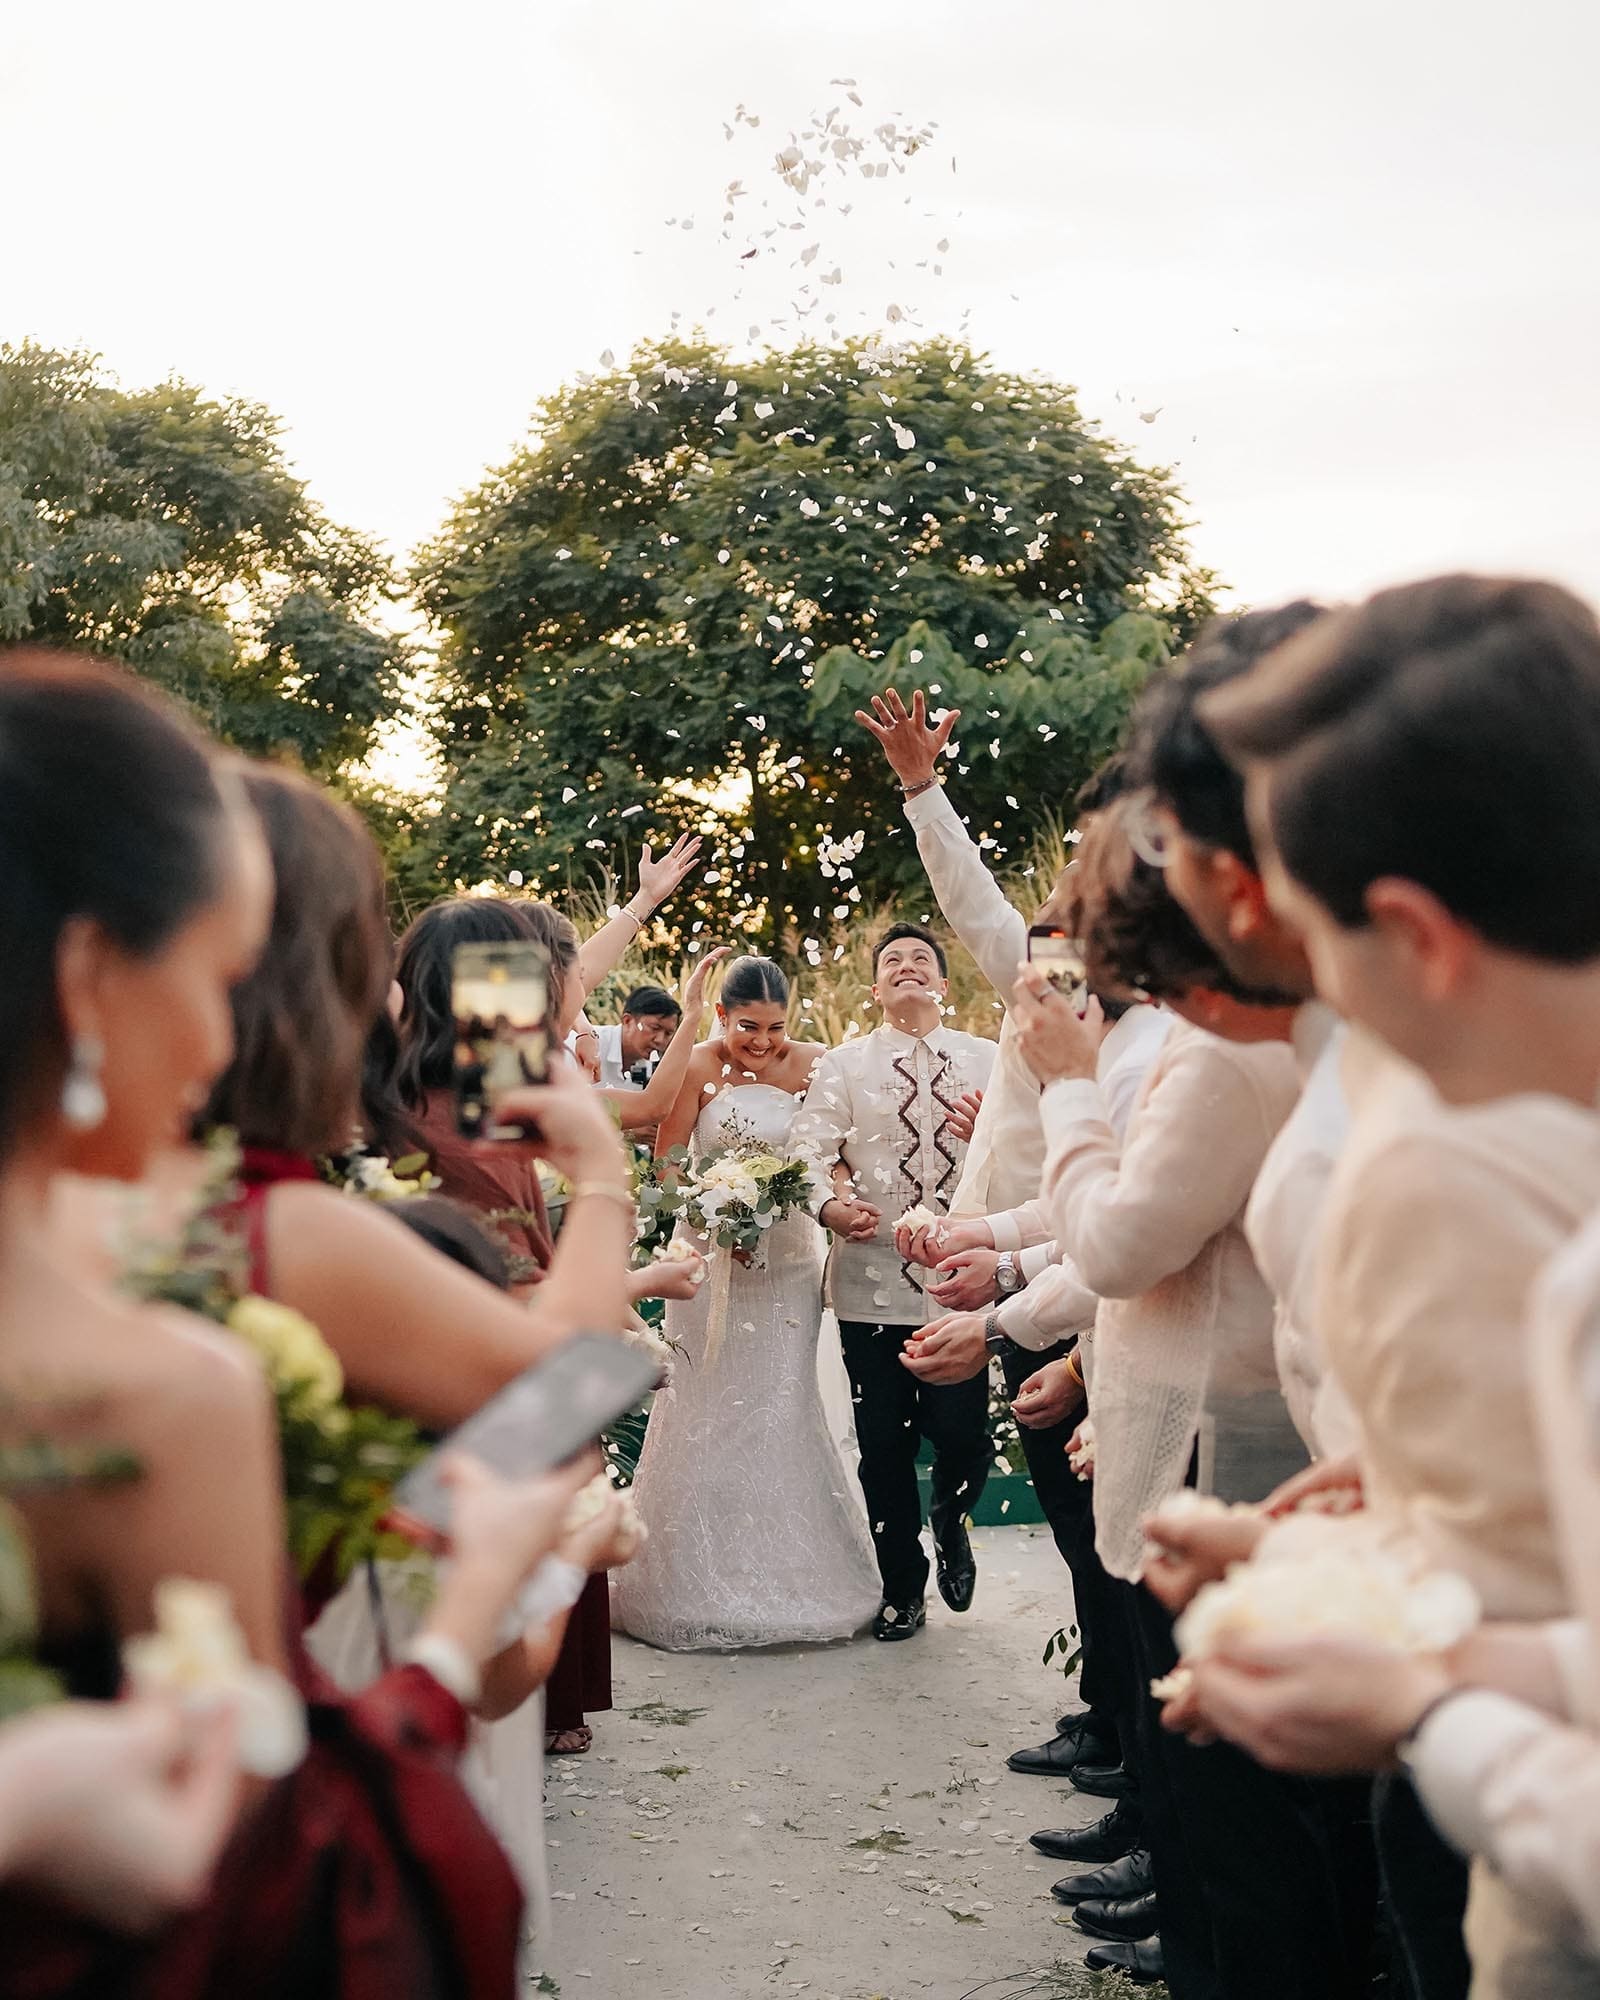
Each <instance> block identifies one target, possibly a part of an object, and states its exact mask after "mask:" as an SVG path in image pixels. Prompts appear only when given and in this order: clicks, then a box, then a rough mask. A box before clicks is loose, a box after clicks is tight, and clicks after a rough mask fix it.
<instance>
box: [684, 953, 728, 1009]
mask: <svg viewBox="0 0 1600 2000" xmlns="http://www.w3.org/2000/svg"><path fill="white" fill-rule="evenodd" d="M732 949H733V947H732V945H727V944H714V945H713V946H712V947H711V949H710V950H709V951H708V952H705V953H703V954H702V956H701V959H700V963H699V964H698V965H697V966H696V967H695V969H694V971H693V972H691V973H690V975H689V983H688V985H687V986H686V987H685V988H684V989H683V1011H684V1012H685V1013H686V1014H702V1013H704V1012H705V1004H706V980H707V978H708V977H709V975H710V972H711V968H712V966H714V965H717V964H719V963H720V962H721V961H722V960H723V959H725V958H726V957H727V956H728V953H729V952H730V951H732Z"/></svg>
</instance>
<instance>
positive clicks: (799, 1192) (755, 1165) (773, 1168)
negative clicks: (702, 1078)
mask: <svg viewBox="0 0 1600 2000" xmlns="http://www.w3.org/2000/svg"><path fill="white" fill-rule="evenodd" d="M815 1199H816V1181H815V1177H814V1175H813V1174H812V1172H811V1169H810V1168H809V1167H808V1166H807V1165H806V1163H805V1162H804V1161H803V1160H782V1159H779V1157H778V1155H777V1154H776V1153H773V1152H770V1151H768V1150H767V1148H765V1147H764V1146H759V1145H757V1144H756V1143H755V1142H754V1141H739V1140H735V1142H734V1144H733V1145H732V1146H731V1147H729V1148H728V1150H727V1151H726V1152H722V1153H718V1154H717V1155H715V1157H714V1158H711V1159H708V1160H706V1161H704V1162H702V1164H701V1166H700V1168H699V1170H698V1171H697V1172H694V1173H691V1174H689V1175H688V1176H687V1177H686V1178H685V1180H684V1183H683V1213H684V1215H685V1216H686V1217H687V1218H688V1220H689V1223H690V1224H691V1226H692V1227H693V1228H695V1229H698V1230H699V1231H700V1233H701V1234H702V1235H703V1236H709V1237H710V1238H711V1239H712V1241H713V1242H714V1243H716V1244H717V1245H718V1247H719V1248H720V1249H723V1250H731V1251H732V1252H733V1253H734V1254H735V1255H736V1256H740V1257H743V1258H745V1259H746V1260H749V1259H751V1258H753V1257H754V1256H755V1255H756V1254H757V1253H758V1252H759V1251H760V1250H761V1248H762V1244H763V1241H764V1239H765V1237H766V1233H767V1231H768V1230H769V1229H770V1228H771V1227H772V1225H773V1224H774V1223H775V1222H778V1221H780V1220H781V1219H782V1218H783V1217H784V1216H786V1215H792V1214H793V1213H794V1211H795V1210H796V1209H797V1208H804V1209H809V1208H810V1207H811V1205H812V1204H813V1202H814V1201H815Z"/></svg>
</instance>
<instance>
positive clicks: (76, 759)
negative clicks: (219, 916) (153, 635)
mask: <svg viewBox="0 0 1600 2000" xmlns="http://www.w3.org/2000/svg"><path fill="white" fill-rule="evenodd" d="M227 813H228V800H227V790H226V780H224V779H221V778H219V775H218V770H217V766H216V764H215V762H214V760H213V753H212V748H211V746H210V745H209V744H208V743H207V742H206V740H205V738H204V737H203V736H202V735H201V734H200V732H199V731H198V730H197V729H195V728H193V727H192V726H191V725H190V724H189V723H188V721H186V719H185V718H184V716H183V715H182V713H181V712H180V711H179V709H178V708H177V707H176V706H175V705H174V704H173V703H171V702H169V701H167V700H166V699H165V698H164V697H162V696H160V695H157V694H154V693H152V692H151V691H150V690H149V689H147V688H143V687H141V686H140V685H139V684H138V682H137V681H135V680H134V679H133V678H132V677H131V676H130V675H127V674H124V673H122V672H121V671H119V670H118V669H116V668H114V667H109V666H104V665H102V664H101V663H100V662H99V661H97V660H92V659H89V658H87V657H85V656H84V655H81V654H73V653H64V652H52V651H48V650H46V649H45V648H43V647H32V646H28V647H15V648H10V649H7V650H4V651H0V949H3V951H4V955H5V956H4V972H3V974H0V1146H9V1145H10V1144H11V1142H12V1141H13V1140H14V1139H15V1138H16V1135H17V1131H18V1128H19V1126H21V1125H23V1124H24V1123H26V1121H27V1120H28V1119H29V1118H31V1117H32V1116H34V1115H35V1114H36V1112H37V1110H38V1108H39V1107H40V1106H42V1105H44V1104H46V1103H48V1102H49V1100H50V1097H51V1095H52V1094H53V1093H55V1092H57V1091H58V1090H59V1088H60V1083H61V1076H62V1072H63V1071H64V1069H65V1067H66V1062H67V1048H66V1038H65V1031H64V1029H63V1026H62V1022H61V1018H60V1008H59V1002H58V999H57V993H56V957H57V951H58V948H59V945H60V941H61V934H62V932H63V930H64V929H65V928H66V926H67V925H68V924H69V923H70V922H71V921H72V919H73V918H75V917H79V918H87V919H89V920H90V921H91V922H92V923H94V924H95V925H97V926H98V927H99V928H100V929H101V930H102V931H104V932H105V933H106V935H107V936H109V937H111V938H112V939H114V940H115V941H116V943H117V944H118V945H119V946H120V947H121V948H122V949H123V950H124V951H127V952H130V953H132V954H133V955H135V956H136V957H153V956H154V955H155V954H156V953H157V952H159V951H160V950H161V949H162V947H163V946H164V945H165V944H167V943H168V941H169V940H170V939H171V938H172V937H173V936H175V935H176V933H177V932H178V931H180V930H181V929H182V928H183V926H184V925H185V924H186V923H187V922H188V921H189V920H190V918H191V917H194V916H196V915H198V914H199V913H200V911H202V910H203V909H205V908H206V906H207V905H208V904H209V903H210V902H211V901H212V899H213V898H214V897H215V896H216V894H217V893H218V888H219V884H220V881H221V861H220V855H221V850H222V837H223V828H224V825H225V823H226V819H227Z"/></svg>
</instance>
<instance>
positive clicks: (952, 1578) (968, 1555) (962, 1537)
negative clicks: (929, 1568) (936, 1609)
mask: <svg viewBox="0 0 1600 2000" xmlns="http://www.w3.org/2000/svg"><path fill="white" fill-rule="evenodd" d="M933 1553H934V1564H933V1567H934V1572H935V1574H936V1575H937V1577H938V1579H939V1595H940V1596H941V1597H942V1598H943V1599H944V1601H945V1603H946V1604H948V1605H949V1607H950V1609H951V1610H952V1611H970V1610H971V1609H972V1593H973V1592H974V1591H975V1590H976V1589H977V1587H978V1565H977V1563H976V1562H974V1560H973V1557H972V1543H971V1541H970V1540H969V1539H968V1536H967V1524H966V1522H965V1521H953V1522H951V1524H950V1526H949V1527H948V1528H946V1529H945V1531H944V1533H943V1534H942V1535H939V1536H937V1537H936V1538H935V1541H934V1545H933Z"/></svg>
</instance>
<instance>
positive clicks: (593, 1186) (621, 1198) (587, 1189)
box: [572, 1181, 638, 1215]
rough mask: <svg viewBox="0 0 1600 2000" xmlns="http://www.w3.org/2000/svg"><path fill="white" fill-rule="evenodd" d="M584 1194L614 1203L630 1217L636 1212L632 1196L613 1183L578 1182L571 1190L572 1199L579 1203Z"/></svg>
mask: <svg viewBox="0 0 1600 2000" xmlns="http://www.w3.org/2000/svg"><path fill="white" fill-rule="evenodd" d="M586 1194H597V1195H599V1196H600V1197H601V1199H602V1200H604V1201H614V1202H615V1203H616V1204H617V1206H618V1207H619V1208H625V1209H626V1210H627V1211H628V1213H629V1214H630V1215H634V1214H636V1213H637V1212H638V1209H637V1204H636V1203H635V1201H634V1199H633V1196H632V1195H631V1194H629V1192H628V1190H627V1189H626V1188H621V1187H618V1186H617V1184H616V1182H615V1181H579V1182H578V1183H577V1185H576V1186H575V1187H574V1188H573V1190H572V1199H573V1200H574V1201H581V1200H582V1199H583V1197H584V1196H585V1195H586Z"/></svg>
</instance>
